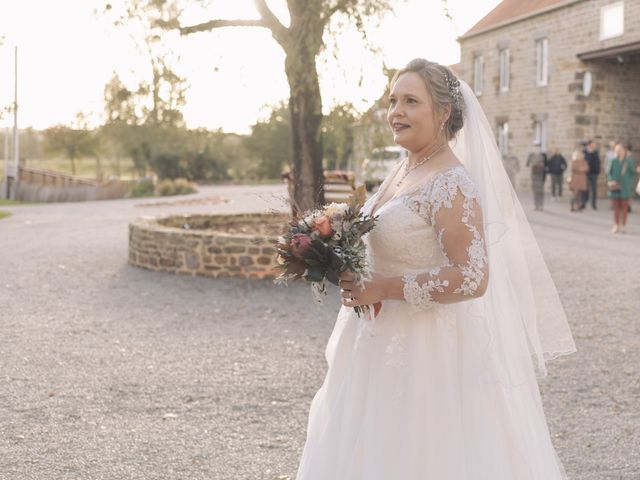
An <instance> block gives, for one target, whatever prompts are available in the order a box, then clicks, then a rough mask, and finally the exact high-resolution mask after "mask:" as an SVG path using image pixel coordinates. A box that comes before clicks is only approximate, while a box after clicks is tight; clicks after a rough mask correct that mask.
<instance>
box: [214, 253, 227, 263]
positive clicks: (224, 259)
mask: <svg viewBox="0 0 640 480" xmlns="http://www.w3.org/2000/svg"><path fill="white" fill-rule="evenodd" d="M213 261H214V262H216V263H217V264H220V265H226V264H227V263H228V262H229V257H228V256H226V255H216V256H215V257H213Z"/></svg>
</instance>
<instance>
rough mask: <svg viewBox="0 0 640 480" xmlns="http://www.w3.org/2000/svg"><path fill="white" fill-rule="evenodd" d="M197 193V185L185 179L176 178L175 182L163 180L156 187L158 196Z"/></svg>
mask: <svg viewBox="0 0 640 480" xmlns="http://www.w3.org/2000/svg"><path fill="white" fill-rule="evenodd" d="M197 191H198V190H197V189H196V187H195V185H194V184H192V183H190V182H189V181H188V180H186V179H184V178H176V179H175V180H169V179H168V178H167V179H165V180H162V181H161V182H160V183H159V184H158V186H157V187H156V194H157V195H161V196H163V197H166V196H169V195H186V194H188V193H195V192H197Z"/></svg>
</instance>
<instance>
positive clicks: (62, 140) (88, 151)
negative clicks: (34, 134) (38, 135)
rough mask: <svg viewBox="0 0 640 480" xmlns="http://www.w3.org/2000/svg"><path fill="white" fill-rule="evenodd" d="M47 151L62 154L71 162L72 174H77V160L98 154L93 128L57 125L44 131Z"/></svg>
mask: <svg viewBox="0 0 640 480" xmlns="http://www.w3.org/2000/svg"><path fill="white" fill-rule="evenodd" d="M43 133H44V139H45V143H44V148H45V150H46V151H47V152H50V153H53V154H56V155H62V156H64V157H65V158H67V159H68V160H69V161H70V162H71V174H72V175H75V174H76V160H77V159H79V158H82V157H87V156H92V155H95V154H96V149H97V144H96V139H95V136H94V134H93V132H92V131H91V130H88V129H87V128H86V127H85V128H74V127H69V126H67V125H55V126H53V127H49V128H47V129H46V130H45V131H44V132H43Z"/></svg>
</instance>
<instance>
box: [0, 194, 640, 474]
mask: <svg viewBox="0 0 640 480" xmlns="http://www.w3.org/2000/svg"><path fill="white" fill-rule="evenodd" d="M283 194H284V189H283V188H282V186H280V185H275V186H261V187H206V188H203V189H202V190H201V192H200V193H199V194H198V198H202V199H203V202H202V204H200V205H199V204H195V205H184V204H183V205H157V206H147V207H140V206H139V205H140V204H141V203H144V202H143V201H140V200H118V201H103V202H87V203H70V204H50V205H26V206H16V207H3V209H4V210H8V211H10V212H11V213H12V216H11V217H9V218H5V219H3V220H1V221H0V382H1V385H2V386H1V388H0V479H2V480H4V479H7V480H9V479H10V480H22V479H38V480H40V479H74V480H75V479H77V480H89V479H91V480H93V479H145V480H146V479H216V480H217V479H221V480H222V479H265V480H276V479H286V478H288V477H289V476H291V477H293V476H294V475H295V471H296V468H297V462H298V458H299V455H300V453H301V449H302V445H303V442H304V437H305V428H306V422H307V413H308V407H309V403H310V401H311V398H312V396H313V394H314V393H315V391H316V390H317V388H318V387H319V386H320V384H321V382H322V379H323V376H324V373H325V362H324V347H325V343H326V341H327V338H328V336H329V334H330V332H331V329H332V327H333V321H334V319H335V314H336V312H337V310H338V307H339V303H338V301H337V297H336V296H335V295H333V296H330V297H328V298H327V299H326V301H325V302H324V304H323V305H320V306H318V305H315V304H313V303H312V301H311V296H310V293H309V292H308V289H307V288H306V287H305V286H304V285H294V286H291V287H289V288H284V287H277V286H275V285H273V284H272V283H271V282H270V281H244V280H228V279H225V280H215V279H207V278H194V277H186V276H174V275H171V274H164V273H155V272H149V271H145V270H139V269H136V268H133V267H130V266H129V265H127V263H126V258H127V224H128V222H129V221H130V220H131V219H133V218H135V217H137V216H140V215H150V214H159V213H172V212H180V213H191V212H203V211H218V212H222V211H224V212H237V211H263V210H266V209H269V208H275V209H282V208H283V204H282V201H281V198H282V195H283ZM214 196H221V197H225V198H226V199H228V200H229V201H228V202H225V203H218V202H215V201H212V202H207V201H206V199H207V198H212V197H214ZM529 196H530V195H525V196H524V198H523V200H524V201H525V204H526V206H527V208H529V198H528V197H529ZM146 202H148V200H147V201H146ZM136 205H138V206H136ZM634 208H635V210H636V211H640V205H635V206H634ZM610 216H611V212H610V211H608V210H607V208H606V205H605V203H604V202H602V203H601V210H598V211H596V212H594V211H591V210H588V211H584V212H582V213H579V214H570V213H569V212H568V205H567V203H566V202H565V201H562V202H557V203H551V204H549V205H547V210H546V211H545V212H542V213H540V212H531V214H530V220H531V222H532V225H533V228H534V231H535V233H536V235H537V237H538V240H539V242H540V245H541V247H542V250H543V252H544V255H545V258H546V259H547V261H548V263H549V266H550V269H551V271H552V274H553V277H554V278H555V280H556V282H557V285H558V289H559V291H560V295H561V297H562V299H563V302H564V305H565V307H566V309H567V312H568V315H569V319H570V322H571V325H572V328H573V332H574V335H575V339H576V343H577V345H578V349H579V352H578V353H577V354H575V355H572V356H570V357H566V358H563V359H560V360H557V361H556V362H553V363H552V364H551V368H550V375H549V376H548V377H547V378H546V379H543V380H541V389H542V392H543V398H544V402H545V408H546V412H547V417H548V420H549V424H550V428H551V430H552V435H553V438H554V443H555V445H556V447H557V450H558V454H559V456H560V458H561V459H562V461H563V462H564V465H565V467H566V470H567V473H568V474H569V477H570V478H571V479H572V480H605V479H607V480H608V479H611V480H613V479H615V480H619V479H624V480H632V479H639V478H640V400H639V399H640V372H639V370H640V281H639V277H638V274H637V272H640V255H638V251H639V245H640V225H639V224H640V222H639V216H638V214H637V213H634V214H633V215H632V216H631V217H630V223H631V224H632V225H631V227H630V229H629V233H628V234H627V235H612V234H610V233H609V228H610V223H611V221H610ZM327 480H330V479H327ZM515 480H517V479H515Z"/></svg>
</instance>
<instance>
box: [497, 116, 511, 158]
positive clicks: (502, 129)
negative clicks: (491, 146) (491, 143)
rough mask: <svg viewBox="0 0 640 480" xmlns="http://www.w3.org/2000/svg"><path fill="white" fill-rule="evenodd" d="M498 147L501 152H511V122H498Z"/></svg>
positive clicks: (505, 153)
mask: <svg viewBox="0 0 640 480" xmlns="http://www.w3.org/2000/svg"><path fill="white" fill-rule="evenodd" d="M498 148H500V153H502V154H503V155H507V154H508V153H509V123H508V122H500V123H498Z"/></svg>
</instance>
